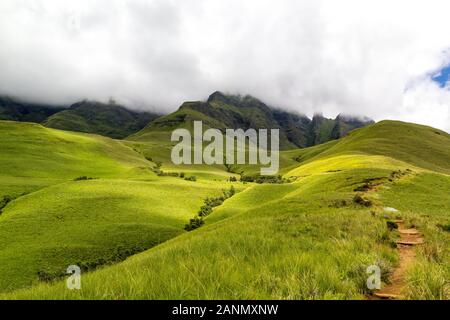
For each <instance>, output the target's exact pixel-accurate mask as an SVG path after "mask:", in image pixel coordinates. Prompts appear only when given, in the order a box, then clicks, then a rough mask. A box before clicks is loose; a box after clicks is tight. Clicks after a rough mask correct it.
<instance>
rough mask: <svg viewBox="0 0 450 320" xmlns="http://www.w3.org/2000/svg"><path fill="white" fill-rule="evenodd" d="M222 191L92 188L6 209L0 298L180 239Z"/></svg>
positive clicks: (136, 185) (167, 183) (187, 185)
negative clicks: (69, 271)
mask: <svg viewBox="0 0 450 320" xmlns="http://www.w3.org/2000/svg"><path fill="white" fill-rule="evenodd" d="M221 187H223V188H225V186H224V185H223V186H222V185H220V184H211V183H201V182H196V183H194V182H187V181H184V180H182V179H175V178H172V179H161V180H159V181H154V182H147V181H130V180H114V179H107V180H92V181H78V182H68V183H64V184H59V185H57V186H53V187H48V188H45V189H43V190H40V191H38V192H35V193H32V194H30V195H27V196H24V197H21V198H19V199H17V200H16V201H13V202H11V203H10V204H9V205H8V206H7V207H6V208H5V209H4V211H3V213H2V215H0V261H2V263H1V264H0V291H4V290H9V289H15V288H20V287H23V286H28V285H31V284H32V283H36V282H37V281H38V280H49V279H53V278H55V277H59V276H61V275H64V273H65V269H66V268H67V266H69V265H71V264H76V265H79V266H81V267H82V268H83V269H85V270H87V269H94V268H95V267H98V266H100V265H104V264H111V263H113V262H117V261H120V260H123V259H124V258H126V257H127V256H129V255H131V254H134V253H137V252H141V251H143V250H146V249H148V248H151V247H152V246H154V245H155V244H158V243H161V242H163V241H165V240H167V239H169V238H172V237H174V236H176V235H178V234H180V233H182V232H184V230H183V227H184V225H185V223H186V222H187V221H188V220H189V218H192V217H193V216H194V215H195V213H196V212H197V211H198V209H199V208H200V206H201V205H202V204H203V199H204V198H206V197H207V196H214V195H219V194H220V193H221Z"/></svg>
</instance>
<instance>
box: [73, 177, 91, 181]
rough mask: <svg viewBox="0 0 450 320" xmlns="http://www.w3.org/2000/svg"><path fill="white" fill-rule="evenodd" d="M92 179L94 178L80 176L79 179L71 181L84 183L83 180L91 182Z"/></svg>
mask: <svg viewBox="0 0 450 320" xmlns="http://www.w3.org/2000/svg"><path fill="white" fill-rule="evenodd" d="M93 179H94V178H91V177H86V176H81V177H78V178H75V179H73V181H85V180H93Z"/></svg>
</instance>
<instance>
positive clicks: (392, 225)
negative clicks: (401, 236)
mask: <svg viewBox="0 0 450 320" xmlns="http://www.w3.org/2000/svg"><path fill="white" fill-rule="evenodd" d="M386 225H387V227H388V229H389V230H391V231H392V230H394V229H398V224H397V223H395V222H394V221H386Z"/></svg>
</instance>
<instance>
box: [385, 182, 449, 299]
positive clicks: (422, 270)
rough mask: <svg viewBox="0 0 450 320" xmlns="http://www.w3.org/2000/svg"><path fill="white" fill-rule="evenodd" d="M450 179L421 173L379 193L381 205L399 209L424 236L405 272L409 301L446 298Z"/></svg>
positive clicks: (447, 292) (447, 295) (447, 290)
mask: <svg viewBox="0 0 450 320" xmlns="http://www.w3.org/2000/svg"><path fill="white" fill-rule="evenodd" d="M449 190H450V177H449V176H443V175H439V174H435V173H424V174H421V175H418V176H416V177H414V178H413V179H408V180H406V181H402V182H399V183H397V184H395V185H393V186H392V187H391V188H389V189H384V190H383V191H382V192H381V199H382V201H383V203H385V204H386V205H388V206H390V207H394V208H396V209H398V210H400V213H401V215H402V216H403V217H404V218H406V219H407V221H408V223H409V224H410V225H414V226H415V227H416V228H418V229H419V230H420V232H422V233H423V234H424V238H425V241H426V242H425V243H424V244H423V245H421V246H420V247H419V248H417V250H416V251H417V255H418V258H417V260H416V261H415V263H414V264H413V265H412V266H411V268H410V269H409V270H408V273H407V284H408V285H407V288H406V291H405V293H406V294H407V296H408V298H410V299H446V300H448V299H450V282H449V279H450V255H449V249H450V248H449V243H450V233H449V231H448V230H444V228H443V226H446V225H450V214H449V213H450V192H449Z"/></svg>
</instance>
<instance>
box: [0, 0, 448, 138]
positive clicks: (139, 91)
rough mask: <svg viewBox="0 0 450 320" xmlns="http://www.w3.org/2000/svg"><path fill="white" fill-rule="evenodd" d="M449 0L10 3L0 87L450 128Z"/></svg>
mask: <svg viewBox="0 0 450 320" xmlns="http://www.w3.org/2000/svg"><path fill="white" fill-rule="evenodd" d="M449 11H450V4H449V2H448V1H446V0H442V1H440V0H429V1H414V0H409V1H404V0H396V1H386V0H377V1H358V0H342V1H335V0H322V1H321V0H303V1H299V0H292V1H290V0H286V1H277V2H275V1H268V0H253V1H252V0H247V1H237V0H227V1H223V0H222V1H221V0H183V1H181V0H180V1H174V0H172V1H171V0H150V1H141V0H135V1H126V0H94V1H92V0H90V1H87V0H81V1H75V0H45V1H44V0H42V1H40V0H35V1H29V0H2V1H1V2H0V70H1V72H0V94H9V95H12V96H17V97H20V98H22V99H28V100H34V101H38V102H47V103H48V102H50V103H71V102H74V101H76V100H80V99H83V98H87V99H96V100H101V101H107V100H108V99H109V98H110V97H113V98H114V99H116V100H117V101H119V102H122V103H125V104H127V105H131V106H135V107H136V108H156V109H157V110H160V111H163V110H164V111H166V112H169V111H173V110H175V109H176V108H177V107H178V106H179V105H180V104H181V103H182V102H183V101H185V100H195V99H205V98H206V97H207V96H208V95H209V94H210V93H211V92H213V91H215V90H221V91H224V92H230V93H242V94H251V95H253V96H255V97H258V98H260V99H262V100H264V101H265V102H267V103H269V104H271V105H274V106H279V107H284V108H287V109H290V110H297V111H299V112H301V113H306V114H310V115H311V114H313V113H314V112H323V113H324V115H325V116H336V115H337V114H338V113H343V114H355V115H366V116H369V117H372V118H374V119H376V120H381V119H385V118H390V119H399V120H406V121H412V122H418V123H424V124H429V125H432V126H435V127H439V128H441V129H444V130H447V131H450V88H449V85H448V84H447V85H445V84H444V85H441V84H439V83H437V82H436V81H434V80H433V79H432V78H433V76H434V75H436V74H437V73H439V72H440V70H441V69H442V68H444V67H445V66H447V65H448V64H449V63H450V51H449V50H448V48H449V47H450V40H449V38H448V30H450V19H448V12H449Z"/></svg>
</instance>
